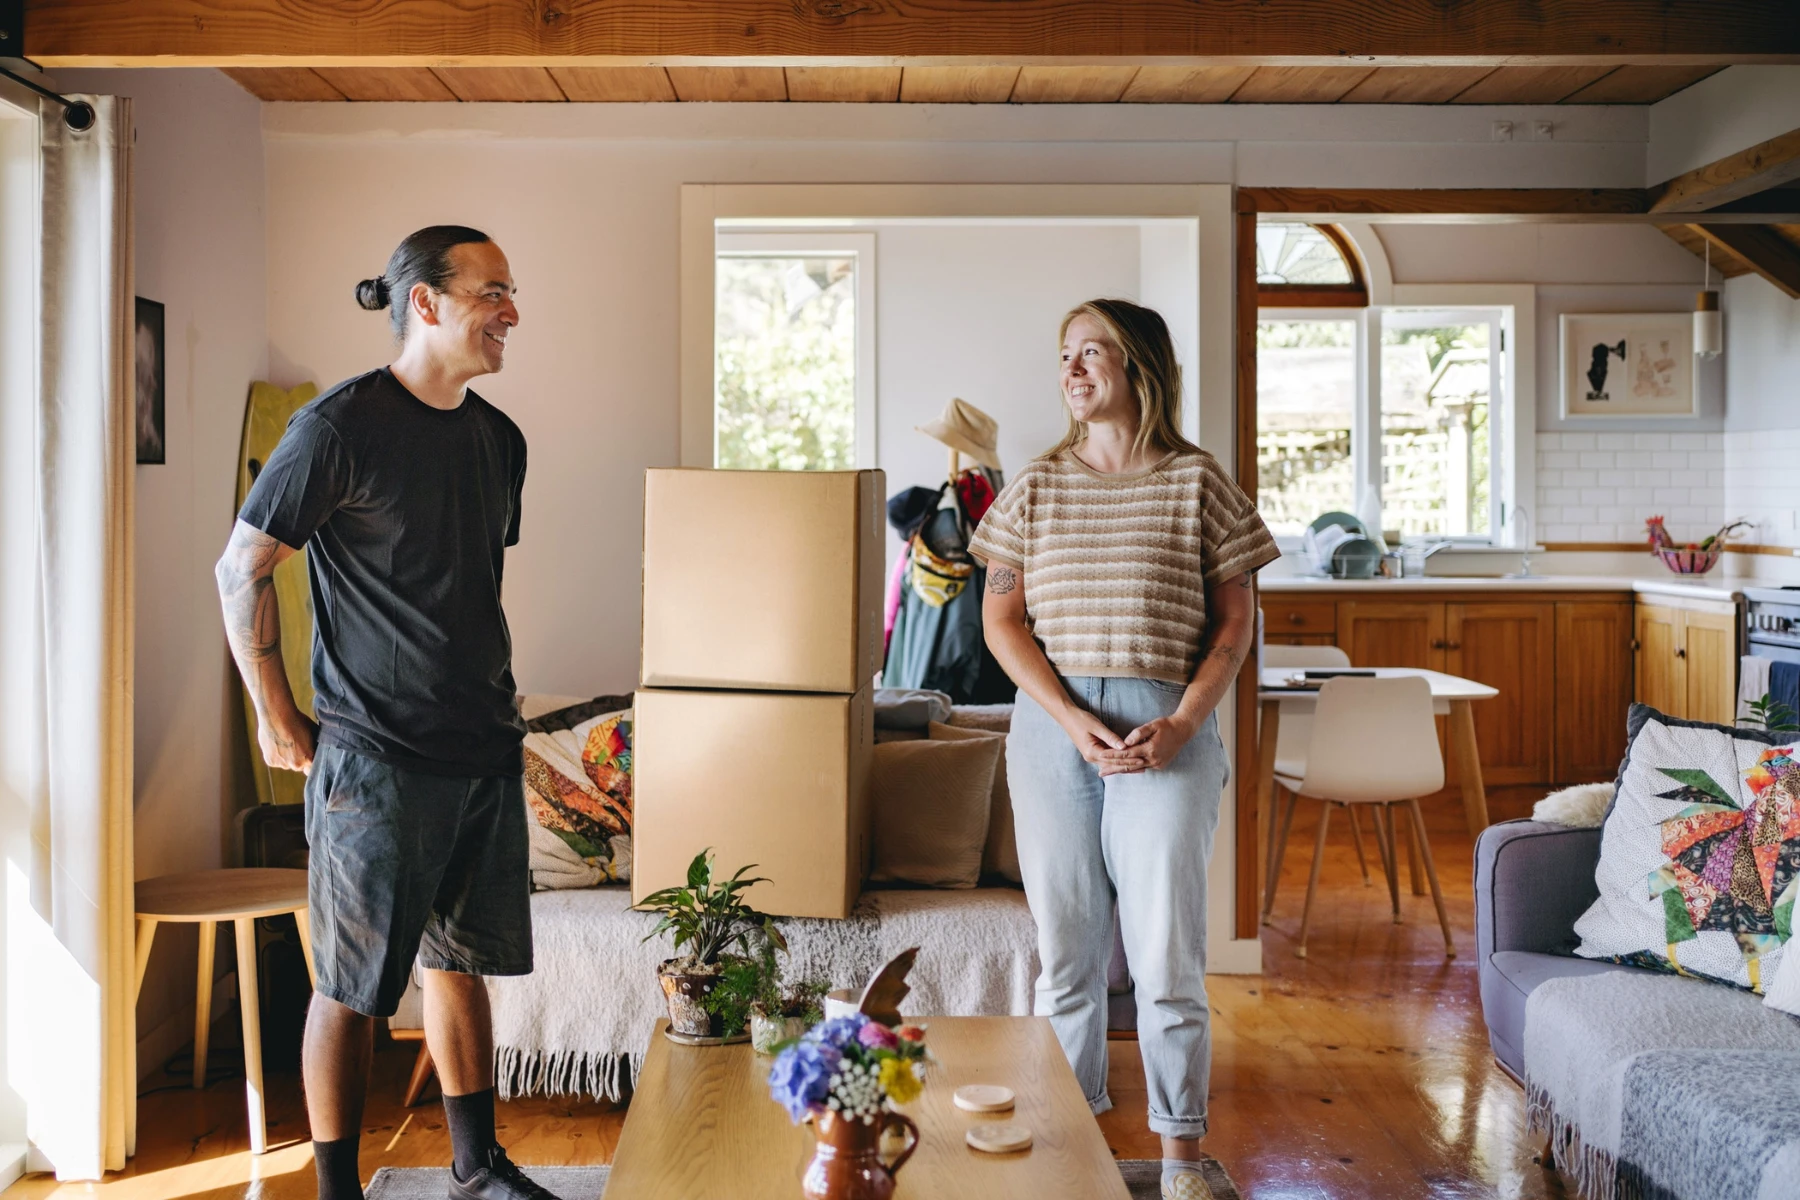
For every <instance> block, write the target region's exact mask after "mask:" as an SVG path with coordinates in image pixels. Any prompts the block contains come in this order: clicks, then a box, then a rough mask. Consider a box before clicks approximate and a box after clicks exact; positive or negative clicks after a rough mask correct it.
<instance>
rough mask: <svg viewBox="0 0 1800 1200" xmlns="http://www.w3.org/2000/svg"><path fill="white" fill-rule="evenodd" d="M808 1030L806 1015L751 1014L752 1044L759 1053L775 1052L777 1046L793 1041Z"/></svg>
mask: <svg viewBox="0 0 1800 1200" xmlns="http://www.w3.org/2000/svg"><path fill="white" fill-rule="evenodd" d="M806 1030H807V1024H806V1018H805V1017H782V1016H764V1015H763V1014H762V1013H759V1012H753V1013H751V1014H750V1045H751V1048H752V1049H754V1050H755V1051H756V1052H757V1053H758V1054H773V1053H775V1047H777V1046H779V1045H780V1044H781V1043H783V1042H791V1041H793V1040H794V1039H795V1038H797V1037H799V1036H800V1035H801V1034H803V1033H805V1032H806Z"/></svg>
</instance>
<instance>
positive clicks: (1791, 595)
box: [1744, 587, 1800, 662]
mask: <svg viewBox="0 0 1800 1200" xmlns="http://www.w3.org/2000/svg"><path fill="white" fill-rule="evenodd" d="M1744 653H1746V654H1755V655H1757V656H1759V657H1762V658H1768V659H1773V660H1775V661H1777V662H1800V587H1758V588H1745V589H1744Z"/></svg>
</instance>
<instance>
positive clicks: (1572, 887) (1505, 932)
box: [1475, 820, 1800, 1200]
mask: <svg viewBox="0 0 1800 1200" xmlns="http://www.w3.org/2000/svg"><path fill="white" fill-rule="evenodd" d="M1600 843H1601V830H1600V829H1598V828H1569V827H1565V826H1561V825H1552V824H1546V823H1543V822H1538V821H1529V820H1527V821H1506V822H1502V823H1500V824H1498V825H1493V826H1490V827H1489V828H1488V829H1486V830H1485V831H1483V833H1482V835H1481V837H1480V839H1479V841H1478V842H1477V843H1476V851H1475V916H1476V954H1477V964H1478V967H1479V972H1480V985H1481V1008H1482V1016H1483V1018H1484V1020H1485V1022H1486V1024H1487V1030H1488V1041H1489V1044H1490V1045H1491V1046H1492V1047H1493V1051H1494V1057H1495V1059H1496V1060H1497V1061H1498V1062H1499V1064H1500V1066H1501V1067H1502V1068H1503V1069H1504V1070H1505V1071H1506V1073H1507V1074H1509V1075H1511V1076H1512V1077H1513V1078H1514V1079H1516V1080H1518V1081H1520V1082H1521V1083H1522V1084H1523V1085H1524V1086H1525V1087H1526V1090H1527V1113H1528V1115H1527V1121H1528V1125H1529V1126H1530V1127H1531V1130H1532V1131H1533V1132H1535V1133H1542V1134H1545V1135H1547V1136H1548V1139H1549V1149H1550V1152H1551V1154H1552V1156H1553V1160H1554V1163H1555V1165H1556V1166H1557V1167H1558V1168H1560V1169H1561V1170H1563V1171H1565V1172H1566V1173H1568V1174H1569V1175H1570V1176H1572V1177H1573V1179H1574V1181H1575V1183H1576V1187H1577V1190H1578V1191H1579V1193H1580V1194H1581V1195H1583V1196H1586V1197H1591V1198H1595V1200H1598V1198H1599V1197H1608V1198H1611V1197H1614V1196H1644V1197H1696V1198H1704V1200H1720V1198H1723V1197H1738V1196H1742V1197H1745V1198H1746V1200H1779V1198H1781V1197H1790V1198H1791V1197H1800V1021H1797V1020H1795V1019H1794V1018H1793V1017H1790V1016H1787V1015H1785V1014H1783V1013H1781V1012H1778V1011H1776V1010H1775V1009H1772V1008H1768V1007H1765V1005H1764V1004H1763V1002H1762V1001H1763V998H1762V997H1761V996H1759V995H1757V994H1755V993H1753V992H1750V991H1745V990H1740V989H1738V988H1735V987H1730V986H1727V985H1724V984H1720V983H1713V982H1707V981H1703V980H1700V979H1694V978H1686V977H1681V976H1677V975H1674V974H1669V973H1665V972H1661V971H1653V970H1645V969H1640V968H1637V967H1633V966H1626V965H1623V964H1620V963H1615V962H1605V961H1597V960H1593V959H1586V958H1578V957H1576V956H1575V947H1576V946H1577V944H1578V943H1579V939H1578V938H1577V937H1576V935H1575V932H1574V925H1575V922H1576V920H1577V919H1578V918H1579V917H1581V915H1582V914H1583V913H1584V912H1586V911H1587V909H1588V907H1589V906H1590V905H1591V904H1593V902H1594V900H1595V898H1596V897H1597V896H1598V894H1599V889H1598V888H1597V886H1596V884H1595V867H1596V865H1597V863H1598V862H1599V858H1600ZM1558 1050H1567V1053H1564V1054H1559V1053H1556V1052H1555V1051H1558ZM1528 1060H1530V1062H1531V1063H1532V1067H1531V1069H1528ZM1534 1071H1535V1074H1534Z"/></svg>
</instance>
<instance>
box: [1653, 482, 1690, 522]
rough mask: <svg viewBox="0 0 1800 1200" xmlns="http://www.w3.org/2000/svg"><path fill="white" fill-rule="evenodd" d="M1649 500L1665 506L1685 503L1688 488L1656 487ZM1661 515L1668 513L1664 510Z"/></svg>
mask: <svg viewBox="0 0 1800 1200" xmlns="http://www.w3.org/2000/svg"><path fill="white" fill-rule="evenodd" d="M1651 502H1652V503H1654V504H1660V505H1663V506H1664V507H1665V508H1667V507H1670V506H1673V505H1679V504H1686V503H1687V502H1688V490H1687V489H1686V488H1657V489H1656V491H1655V495H1654V496H1653V497H1652V498H1651ZM1662 515H1663V516H1668V513H1666V512H1665V513H1663V514H1662Z"/></svg>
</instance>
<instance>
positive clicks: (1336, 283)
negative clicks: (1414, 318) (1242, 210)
mask: <svg viewBox="0 0 1800 1200" xmlns="http://www.w3.org/2000/svg"><path fill="white" fill-rule="evenodd" d="M1256 301H1257V304H1258V306H1259V307H1262V308H1362V307H1364V306H1365V305H1367V304H1368V303H1369V290H1368V287H1367V286H1366V285H1365V284H1364V283H1363V274H1362V262H1361V260H1360V259H1358V258H1357V255H1356V250H1355V248H1354V247H1353V246H1352V245H1351V243H1350V239H1349V238H1348V237H1347V236H1346V235H1345V234H1344V232H1343V230H1341V229H1339V228H1337V227H1336V226H1335V225H1305V224H1301V223H1300V222H1297V221H1292V222H1286V221H1265V222H1260V223H1259V224H1258V225H1257V226H1256Z"/></svg>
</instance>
